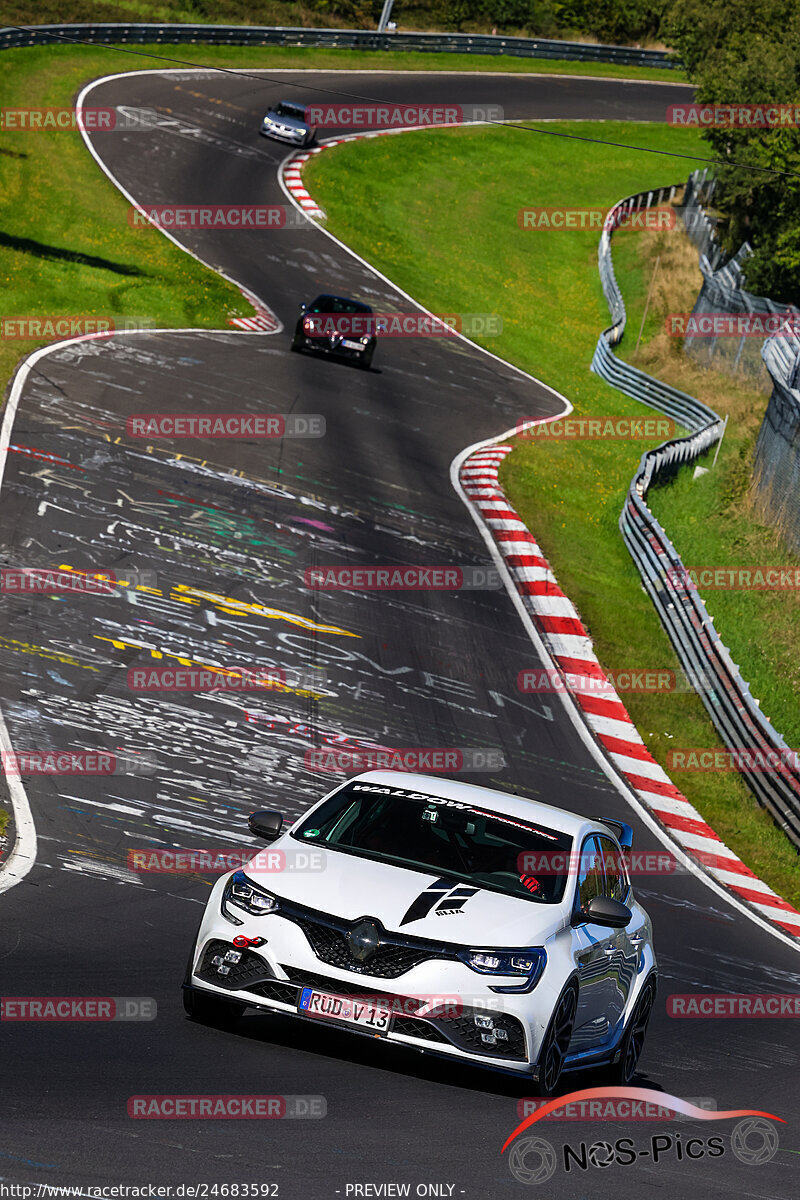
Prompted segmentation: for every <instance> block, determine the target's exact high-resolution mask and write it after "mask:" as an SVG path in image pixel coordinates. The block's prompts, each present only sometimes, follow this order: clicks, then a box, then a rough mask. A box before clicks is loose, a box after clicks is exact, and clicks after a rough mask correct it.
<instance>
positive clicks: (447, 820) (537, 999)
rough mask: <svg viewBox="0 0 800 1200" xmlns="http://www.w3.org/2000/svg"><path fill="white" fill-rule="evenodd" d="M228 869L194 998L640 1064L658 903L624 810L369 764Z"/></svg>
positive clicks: (472, 1051)
mask: <svg viewBox="0 0 800 1200" xmlns="http://www.w3.org/2000/svg"><path fill="white" fill-rule="evenodd" d="M282 825H283V818H282V816H281V814H280V813H277V812H272V811H264V812H257V813H253V814H252V815H251V817H250V819H249V827H250V830H251V832H252V833H253V834H255V835H256V836H257V837H260V838H262V839H264V840H265V841H266V842H268V843H270V846H269V848H268V849H264V850H261V851H259V852H258V853H257V854H255V857H254V858H252V859H251V860H250V861H248V862H247V864H246V867H245V869H244V870H236V871H233V872H231V873H229V874H227V875H225V876H223V877H222V878H220V879H219V880H218V881H217V883H216V885H215V887H214V889H213V891H212V892H211V896H210V898H209V901H208V905H207V907H206V910H205V914H204V916H203V920H202V923H201V925H200V929H199V931H198V934H197V938H196V940H195V944H194V946H193V948H192V952H191V956H190V961H189V964H188V967H187V972H186V978H185V981H184V985H183V987H184V993H183V994H184V1002H185V1007H186V1011H187V1012H188V1013H189V1015H190V1016H191V1017H192V1018H194V1019H195V1020H197V1021H201V1022H204V1023H208V1024H217V1025H219V1024H223V1025H231V1024H233V1023H234V1022H236V1021H237V1020H238V1018H239V1017H240V1016H241V1015H242V1013H243V1012H244V1010H245V1009H246V1008H248V1007H252V1008H255V1009H260V1010H263V1011H267V1012H275V1013H284V1014H289V1015H291V1016H294V1017H297V1018H298V1019H300V1020H306V1021H317V1022H324V1023H327V1024H329V1025H331V1026H333V1027H336V1028H338V1029H341V1030H348V1031H350V1032H352V1033H357V1034H362V1035H367V1036H369V1037H372V1038H378V1039H380V1040H381V1041H385V1042H391V1043H395V1044H400V1045H403V1046H406V1047H409V1048H413V1049H415V1050H419V1051H423V1052H425V1053H434V1054H439V1055H444V1056H446V1057H448V1058H452V1059H460V1060H462V1061H468V1062H471V1063H475V1064H479V1065H480V1066H483V1067H490V1068H493V1069H495V1070H502V1071H506V1072H511V1073H514V1074H517V1075H522V1076H527V1077H528V1078H529V1079H530V1080H531V1081H532V1083H533V1085H534V1087H535V1088H536V1089H537V1090H538V1092H539V1093H540V1094H542V1095H551V1094H552V1093H553V1092H554V1090H555V1089H556V1087H557V1085H558V1082H559V1078H560V1076H561V1073H562V1071H563V1070H575V1069H578V1068H584V1067H590V1066H591V1067H597V1066H604V1067H605V1068H606V1072H607V1074H608V1075H609V1076H610V1077H611V1079H612V1080H613V1081H614V1082H617V1083H627V1082H628V1081H629V1080H630V1079H631V1078H632V1076H633V1074H634V1071H635V1069H636V1063H637V1060H638V1058H639V1054H640V1052H641V1049H642V1045H643V1042H644V1037H645V1032H646V1029H647V1023H648V1019H649V1017H650V1011H651V1009H652V1006H653V1001H654V998H655V993H656V961H655V956H654V953H653V945H652V934H651V926H650V919H649V917H648V916H647V913H646V912H645V911H644V909H643V908H641V907H640V905H639V904H638V903H637V901H636V899H635V898H634V895H633V891H632V888H631V884H630V879H629V876H628V870H627V866H626V853H627V852H628V851H629V850H630V848H631V839H632V834H631V829H630V827H629V826H628V825H626V824H624V823H623V822H621V821H617V820H611V819H608V820H605V819H603V818H600V817H592V818H589V817H581V816H577V815H576V814H575V813H570V812H566V811H564V810H563V809H559V808H553V807H551V806H550V805H546V804H540V803H538V802H535V801H533V800H526V799H524V798H523V797H521V796H514V795H508V794H506V793H504V792H497V791H492V790H489V789H488V788H483V787H474V786H472V785H470V784H464V783H457V782H454V781H452V780H447V779H438V778H433V777H430V776H426V775H411V774H406V773H404V772H399V771H370V772H368V773H366V774H363V775H359V776H357V777H355V778H352V779H349V780H348V781H347V782H345V783H343V784H340V785H339V786H337V787H336V788H335V789H334V790H333V791H332V792H330V793H329V794H328V795H327V796H326V797H325V798H324V799H323V800H321V801H320V802H319V803H318V804H316V805H315V806H314V807H313V808H311V809H310V810H309V811H308V812H307V813H306V814H305V815H304V816H302V817H301V818H300V819H299V820H297V821H295V822H294V824H293V825H292V826H291V827H290V828H289V829H287V830H286V831H285V832H282Z"/></svg>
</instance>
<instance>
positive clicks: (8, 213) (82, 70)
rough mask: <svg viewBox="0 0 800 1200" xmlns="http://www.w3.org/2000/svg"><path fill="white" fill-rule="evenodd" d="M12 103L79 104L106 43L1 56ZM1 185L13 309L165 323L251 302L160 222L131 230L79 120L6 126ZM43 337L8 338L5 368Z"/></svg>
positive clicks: (211, 320)
mask: <svg viewBox="0 0 800 1200" xmlns="http://www.w3.org/2000/svg"><path fill="white" fill-rule="evenodd" d="M0 61H1V62H2V66H3V68H4V69H3V73H2V79H1V80H0V104H2V106H4V107H18V106H20V107H24V106H36V107H43V106H50V105H53V106H70V105H71V104H72V103H73V101H74V99H75V96H76V94H77V92H78V91H79V89H80V87H81V85H82V84H83V83H84V82H85V81H86V80H87V79H90V78H92V77H93V76H96V75H98V74H100V73H102V71H103V70H105V69H106V68H107V67H108V65H109V62H110V56H109V55H108V54H107V53H103V52H99V53H97V52H95V51H89V52H86V51H83V50H72V49H71V50H67V51H63V50H58V51H54V50H45V49H31V50H11V51H6V52H4V54H3V56H2V59H1V60H0ZM0 164H2V188H1V189H0V281H1V285H2V288H3V291H4V292H5V297H4V303H3V316H4V317H27V316H49V315H55V314H58V315H65V316H66V315H68V316H98V317H106V318H109V317H110V318H113V319H120V318H123V317H128V318H133V319H137V320H145V321H147V322H149V323H151V324H152V325H155V326H158V327H173V328H175V327H177V328H180V327H184V326H196V327H205V328H220V327H222V328H225V327H226V326H227V324H228V321H229V319H230V317H231V316H234V315H243V314H246V313H249V312H251V311H252V310H251V308H250V305H249V304H248V303H247V301H246V300H244V298H243V297H242V296H241V294H240V293H239V291H238V290H237V289H236V288H235V287H233V286H232V285H231V284H230V283H227V282H226V281H225V280H223V279H221V278H220V277H219V276H218V275H217V274H216V273H215V272H214V271H212V270H210V269H209V268H206V267H204V266H202V265H201V264H200V263H198V262H196V261H195V260H194V259H193V258H191V257H190V256H189V255H188V254H184V253H183V252H182V251H180V250H179V249H178V248H177V247H176V246H174V245H173V244H172V243H170V242H169V241H167V239H166V238H165V237H164V236H163V234H161V233H159V232H158V231H157V230H156V229H154V228H152V227H143V228H138V229H136V230H134V229H131V228H130V227H129V225H128V221H127V213H128V207H129V206H128V203H127V201H126V200H125V199H124V197H123V196H122V195H121V194H120V193H119V192H118V191H117V189H116V188H115V187H114V186H113V184H112V183H111V182H110V181H109V180H108V179H106V177H105V176H104V175H102V174H101V172H100V171H99V170H98V168H97V166H96V164H95V163H94V160H93V159H92V158H91V157H90V155H89V153H88V151H87V150H86V148H85V146H84V144H83V141H82V139H81V137H80V134H79V133H78V132H77V130H75V131H72V130H66V131H61V132H39V131H37V132H32V133H25V132H13V133H12V132H10V131H9V132H7V133H6V134H5V135H4V139H3V146H2V152H1V153H0ZM41 344H44V343H43V342H40V341H36V340H30V341H27V340H26V341H14V340H7V339H6V340H3V341H0V374H1V375H2V378H3V379H4V380H7V379H8V377H9V376H10V374H11V372H12V370H13V368H14V365H15V363H16V362H17V361H18V360H19V359H20V358H21V357H22V356H23V355H26V354H28V353H29V352H30V351H31V350H33V349H34V348H35V347H36V346H37V345H41Z"/></svg>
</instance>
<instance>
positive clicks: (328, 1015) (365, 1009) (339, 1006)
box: [297, 988, 392, 1031]
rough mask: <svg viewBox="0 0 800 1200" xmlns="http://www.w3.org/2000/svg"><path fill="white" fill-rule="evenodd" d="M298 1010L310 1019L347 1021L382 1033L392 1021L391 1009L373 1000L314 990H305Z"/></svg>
mask: <svg viewBox="0 0 800 1200" xmlns="http://www.w3.org/2000/svg"><path fill="white" fill-rule="evenodd" d="M297 1008H298V1011H299V1012H302V1013H305V1014H306V1016H309V1017H321V1018H322V1019H323V1020H328V1021H347V1023H348V1024H349V1025H361V1026H365V1027H366V1028H367V1029H376V1030H380V1031H382V1030H386V1029H388V1028H389V1022H390V1020H391V1019H392V1012H391V1009H389V1008H386V1007H385V1006H384V1005H382V1004H376V1003H375V1002H374V1001H372V1000H359V999H358V997H357V996H355V997H354V996H334V995H332V994H331V993H330V992H318V991H316V990H315V989H314V988H303V991H302V994H301V996H300V1001H299V1003H298V1005H297Z"/></svg>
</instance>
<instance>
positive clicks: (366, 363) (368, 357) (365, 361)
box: [358, 349, 375, 371]
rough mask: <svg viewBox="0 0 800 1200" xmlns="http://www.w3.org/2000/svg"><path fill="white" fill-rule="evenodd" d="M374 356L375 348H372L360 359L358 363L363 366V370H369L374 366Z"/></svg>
mask: <svg viewBox="0 0 800 1200" xmlns="http://www.w3.org/2000/svg"><path fill="white" fill-rule="evenodd" d="M374 357H375V350H374V349H372V350H370V351H369V353H368V354H365V355H364V357H363V358H361V359H359V361H358V365H359V366H360V367H361V370H362V371H369V369H370V367H371V366H372V360H373V358H374Z"/></svg>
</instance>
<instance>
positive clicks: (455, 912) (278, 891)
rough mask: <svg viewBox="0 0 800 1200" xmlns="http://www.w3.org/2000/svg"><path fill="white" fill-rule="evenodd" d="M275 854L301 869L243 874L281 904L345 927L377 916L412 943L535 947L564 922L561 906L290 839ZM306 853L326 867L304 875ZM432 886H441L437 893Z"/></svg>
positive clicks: (281, 841)
mask: <svg viewBox="0 0 800 1200" xmlns="http://www.w3.org/2000/svg"><path fill="white" fill-rule="evenodd" d="M276 849H278V850H284V851H285V852H286V862H287V865H288V864H289V863H290V862H291V861H294V862H295V863H296V869H295V870H281V871H272V872H269V871H267V872H264V871H260V870H253V869H251V867H245V873H246V874H248V875H249V876H250V877H251V878H252V879H253V880H254V881H255V882H257V883H259V884H260V885H261V887H264V888H266V889H267V890H268V891H270V892H274V894H275V895H276V896H277V897H278V900H279V901H280V898H281V897H284V898H285V899H286V900H290V901H294V902H295V903H297V904H302V905H304V906H306V907H307V908H311V909H315V910H317V911H318V912H321V913H327V914H328V915H330V916H335V917H340V918H342V919H344V920H346V921H355V920H357V919H358V918H360V917H372V918H375V919H377V920H378V921H379V922H380V923H381V924H382V925H383V926H384V928H385V929H386V930H387V931H391V932H395V933H400V934H403V935H407V936H409V937H422V938H429V939H433V940H435V941H437V942H454V943H456V944H458V945H462V946H496V947H498V948H501V947H505V946H507V947H515V946H533V945H540V944H541V943H542V942H543V941H544V940H545V938H547V937H549V936H551V934H553V933H555V932H556V930H558V929H559V928H561V926H562V925H563V924H564V921H565V919H566V916H565V906H564V903H563V902H562V903H561V904H537V903H536V902H535V901H533V900H525V899H522V898H519V899H518V898H516V897H514V896H504V895H502V894H501V893H500V892H493V891H487V890H486V889H483V888H480V887H479V886H478V885H477V884H469V883H467V882H466V881H464V882H461V881H459V880H456V879H452V878H450V877H442V876H439V875H437V874H436V873H434V872H431V873H430V874H427V873H424V872H421V871H411V870H408V869H407V868H405V867H397V866H392V865H390V864H387V863H379V862H374V861H372V860H370V859H366V858H359V857H357V856H356V855H352V854H342V853H339V852H337V851H335V850H326V849H324V848H323V847H321V846H311V845H303V844H299V843H298V842H297V841H295V840H294V839H290V838H280V839H279V840H278V841H277V842H275V843H274V844H273V846H271V847H270V850H276ZM304 851H305V852H307V853H308V854H309V855H310V856H313V858H314V859H315V860H316V862H317V863H321V864H322V869H314V870H311V869H300V868H301V865H302V862H303V860H302V859H300V860H298V859H297V858H296V855H298V854H302V853H303V852H304ZM273 861H275V860H273ZM251 866H255V864H251ZM433 885H438V886H437V887H436V889H435V890H434V887H433Z"/></svg>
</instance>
